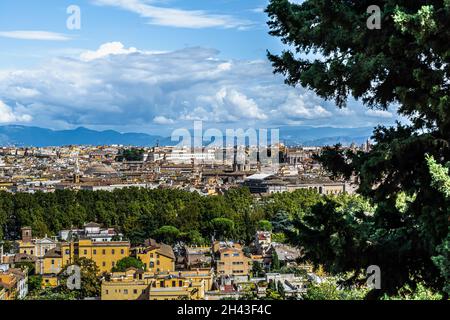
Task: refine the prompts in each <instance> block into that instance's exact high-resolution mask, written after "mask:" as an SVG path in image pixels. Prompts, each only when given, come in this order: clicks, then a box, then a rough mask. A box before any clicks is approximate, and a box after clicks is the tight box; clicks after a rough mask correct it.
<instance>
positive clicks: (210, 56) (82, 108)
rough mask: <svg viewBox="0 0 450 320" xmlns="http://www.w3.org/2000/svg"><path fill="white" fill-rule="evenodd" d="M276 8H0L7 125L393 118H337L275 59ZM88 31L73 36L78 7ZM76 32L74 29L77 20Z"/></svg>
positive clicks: (126, 3) (170, 0)
mask: <svg viewBox="0 0 450 320" xmlns="http://www.w3.org/2000/svg"><path fill="white" fill-rule="evenodd" d="M267 4H268V0H245V1H242V0H189V1H188V0H40V1H36V0H2V1H1V2H0V125H8V124H21V125H29V126H39V127H45V128H51V129H72V128H77V127H80V126H83V127H87V128H91V129H95V130H109V129H113V130H117V131H120V132H146V133H153V134H168V133H170V132H171V131H172V130H174V129H177V128H182V127H187V128H190V127H192V125H193V121H195V120H202V121H204V126H205V127H217V128H220V129H224V128H249V127H253V128H269V127H280V126H287V125H292V126H303V125H310V126H334V127H365V126H375V125H377V124H392V123H394V122H395V120H397V116H396V114H395V110H388V111H374V110H368V109H367V108H365V107H364V106H362V105H361V104H360V103H359V102H356V101H349V105H348V108H346V109H343V110H339V109H338V108H336V106H335V105H334V103H333V102H332V101H324V100H322V99H320V98H319V97H317V96H316V95H315V94H314V92H312V91H309V90H306V89H303V88H301V87H296V88H294V87H290V86H287V85H285V84H284V82H283V78H282V76H280V75H274V74H273V72H272V67H271V65H270V63H269V62H268V61H267V58H266V52H267V50H269V51H271V52H272V53H279V52H281V50H283V46H282V44H281V42H280V41H279V39H277V38H273V37H271V36H269V35H268V28H267V25H266V21H267V16H266V14H265V13H264V8H265V7H266V6H267ZM73 5H75V6H77V7H78V8H79V9H80V13H81V15H80V22H81V23H80V29H77V28H75V29H73V28H68V26H67V20H68V19H70V18H71V17H73V16H72V13H73V11H70V10H69V13H68V8H69V7H70V6H73ZM69 21H71V22H73V21H75V20H69Z"/></svg>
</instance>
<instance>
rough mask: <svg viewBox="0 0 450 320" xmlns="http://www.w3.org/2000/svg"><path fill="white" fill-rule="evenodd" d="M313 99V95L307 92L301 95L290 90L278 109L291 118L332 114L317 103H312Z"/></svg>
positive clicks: (318, 116)
mask: <svg viewBox="0 0 450 320" xmlns="http://www.w3.org/2000/svg"><path fill="white" fill-rule="evenodd" d="M314 100H315V99H314V97H312V96H311V95H310V94H308V93H305V94H303V95H301V94H298V93H297V92H290V93H289V94H288V96H287V98H286V101H285V102H284V103H283V104H282V105H281V106H280V108H279V110H280V111H281V112H283V113H285V114H286V115H287V117H288V118H290V119H292V120H304V119H307V120H311V119H317V118H328V117H331V116H332V113H331V112H330V111H328V110H326V109H325V108H324V107H322V106H320V105H318V104H314Z"/></svg>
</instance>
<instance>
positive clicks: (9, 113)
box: [0, 100, 32, 123]
mask: <svg viewBox="0 0 450 320" xmlns="http://www.w3.org/2000/svg"><path fill="white" fill-rule="evenodd" d="M31 120H32V117H31V116H30V115H28V114H22V115H20V114H17V113H15V112H14V111H13V110H12V108H11V107H10V106H8V105H7V104H5V103H4V102H3V101H1V100H0V123H10V122H30V121H31Z"/></svg>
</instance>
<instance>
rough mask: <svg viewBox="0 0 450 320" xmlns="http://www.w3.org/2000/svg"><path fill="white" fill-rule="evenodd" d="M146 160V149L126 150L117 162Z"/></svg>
mask: <svg viewBox="0 0 450 320" xmlns="http://www.w3.org/2000/svg"><path fill="white" fill-rule="evenodd" d="M143 159H144V149H136V148H132V149H124V150H120V151H119V154H118V155H117V157H116V161H142V160H143Z"/></svg>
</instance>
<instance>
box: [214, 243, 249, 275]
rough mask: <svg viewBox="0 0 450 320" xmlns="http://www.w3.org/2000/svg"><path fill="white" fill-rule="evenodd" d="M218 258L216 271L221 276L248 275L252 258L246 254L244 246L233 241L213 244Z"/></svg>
mask: <svg viewBox="0 0 450 320" xmlns="http://www.w3.org/2000/svg"><path fill="white" fill-rule="evenodd" d="M213 251H214V255H215V259H216V261H215V262H216V271H217V275H219V276H248V275H249V274H250V270H251V259H250V258H249V257H247V256H245V254H244V252H243V251H242V246H241V245H239V244H237V243H232V242H216V243H214V244H213Z"/></svg>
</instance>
